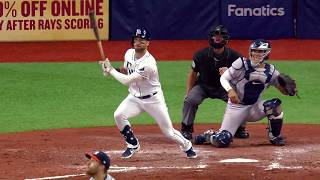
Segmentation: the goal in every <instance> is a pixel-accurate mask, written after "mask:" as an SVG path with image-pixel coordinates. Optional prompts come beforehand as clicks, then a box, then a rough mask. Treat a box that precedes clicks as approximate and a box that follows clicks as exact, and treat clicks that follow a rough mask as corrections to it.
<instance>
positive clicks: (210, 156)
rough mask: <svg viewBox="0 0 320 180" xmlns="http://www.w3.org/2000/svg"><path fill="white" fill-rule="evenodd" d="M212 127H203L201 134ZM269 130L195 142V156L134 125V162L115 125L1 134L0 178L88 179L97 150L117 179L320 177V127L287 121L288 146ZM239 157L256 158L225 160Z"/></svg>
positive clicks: (153, 128)
mask: <svg viewBox="0 0 320 180" xmlns="http://www.w3.org/2000/svg"><path fill="white" fill-rule="evenodd" d="M208 127H210V126H209V125H198V126H196V133H200V132H202V131H204V130H206V129H207V128H208ZM214 128H216V129H217V128H218V126H217V125H215V126H214ZM265 128H266V125H261V124H250V125H248V130H249V132H250V138H249V139H246V140H239V139H235V140H234V143H233V144H232V146H231V148H227V149H218V148H214V147H212V146H210V145H200V146H195V149H196V151H197V152H198V155H199V157H198V158H197V159H194V160H190V159H186V158H185V154H184V153H182V152H181V151H180V150H179V149H178V147H177V145H175V144H174V143H171V141H169V140H167V139H166V138H165V137H164V136H163V135H162V134H161V133H160V130H159V128H158V127H157V126H134V131H135V134H136V135H137V137H138V138H139V140H140V143H141V150H140V151H139V152H138V153H137V154H136V155H135V156H133V157H132V158H131V159H130V160H121V159H120V154H121V152H122V150H123V149H124V143H123V140H122V137H120V134H119V132H118V130H117V129H116V128H115V127H98V128H84V129H59V130H50V131H37V132H24V133H9V134H2V135H0V142H1V143H0V149H1V150H0V158H1V168H0V174H1V177H0V179H10V180H12V179H39V178H42V179H50V178H51V179H53V178H57V179H77V180H80V179H88V177H86V176H85V175H84V174H83V173H84V171H85V162H86V159H85V157H84V153H86V152H92V151H93V150H103V151H107V152H108V154H109V155H110V156H111V163H112V165H111V168H110V173H111V174H112V175H113V176H114V177H115V178H116V179H128V178H129V177H130V178H129V179H219V180H221V179H235V178H237V179H302V178H303V179H319V177H320V136H319V135H318V132H319V131H320V125H285V126H284V128H283V129H284V135H285V136H286V137H287V145H286V146H284V147H275V146H272V145H270V144H269V142H268V141H267V138H266V130H265ZM177 129H179V127H177ZM237 158H243V159H242V161H243V160H248V159H250V160H251V161H254V162H233V163H232V162H224V163H223V162H220V161H222V160H226V159H233V161H234V160H241V159H237Z"/></svg>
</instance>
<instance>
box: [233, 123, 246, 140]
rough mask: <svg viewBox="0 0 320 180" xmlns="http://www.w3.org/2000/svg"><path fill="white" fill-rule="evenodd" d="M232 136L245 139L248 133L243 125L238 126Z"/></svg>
mask: <svg viewBox="0 0 320 180" xmlns="http://www.w3.org/2000/svg"><path fill="white" fill-rule="evenodd" d="M234 137H235V138H239V139H247V138H249V133H248V132H247V131H246V128H245V127H242V126H240V127H239V128H238V129H237V131H236V133H235V134H234Z"/></svg>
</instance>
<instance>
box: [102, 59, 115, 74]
mask: <svg viewBox="0 0 320 180" xmlns="http://www.w3.org/2000/svg"><path fill="white" fill-rule="evenodd" d="M99 64H101V67H102V70H103V72H104V73H109V72H110V71H111V70H112V69H113V67H112V65H111V63H110V61H109V59H108V58H106V60H105V61H99Z"/></svg>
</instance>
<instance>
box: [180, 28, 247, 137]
mask: <svg viewBox="0 0 320 180" xmlns="http://www.w3.org/2000/svg"><path fill="white" fill-rule="evenodd" d="M229 38H230V36H229V33H228V30H227V28H225V27H224V26H223V25H219V26H217V27H215V28H213V29H212V30H211V31H210V32H209V36H208V40H209V47H206V48H203V49H201V50H199V51H198V52H196V53H195V54H194V56H193V62H192V67H191V70H190V72H189V74H188V79H187V83H186V96H185V99H184V105H183V120H182V122H181V125H182V126H181V133H182V135H183V136H184V137H185V138H186V139H189V140H191V139H192V133H193V124H194V119H195V116H196V113H197V110H198V106H199V104H201V103H202V101H203V100H204V99H206V98H211V99H221V100H223V101H225V102H227V101H228V95H227V92H226V91H225V90H224V89H223V88H222V86H221V84H220V76H221V75H222V74H223V72H224V71H225V70H226V69H227V68H228V67H230V66H231V64H232V63H233V62H234V61H235V60H236V59H238V58H239V57H240V56H241V55H240V54H239V53H238V52H236V51H235V50H233V49H231V48H229V47H226V44H227V43H228V41H229ZM235 137H238V138H248V137H249V134H248V133H247V132H246V131H245V126H244V125H241V126H240V127H239V128H238V130H237V132H236V134H235Z"/></svg>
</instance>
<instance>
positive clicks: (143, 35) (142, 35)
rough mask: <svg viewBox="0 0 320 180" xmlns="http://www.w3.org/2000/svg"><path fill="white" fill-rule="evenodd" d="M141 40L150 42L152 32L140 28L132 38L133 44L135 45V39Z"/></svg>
mask: <svg viewBox="0 0 320 180" xmlns="http://www.w3.org/2000/svg"><path fill="white" fill-rule="evenodd" d="M137 37H139V38H141V39H145V40H147V41H150V32H149V31H148V30H147V29H146V28H144V27H138V28H136V29H135V30H134V32H133V33H132V36H131V44H132V45H133V41H134V38H137Z"/></svg>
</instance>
